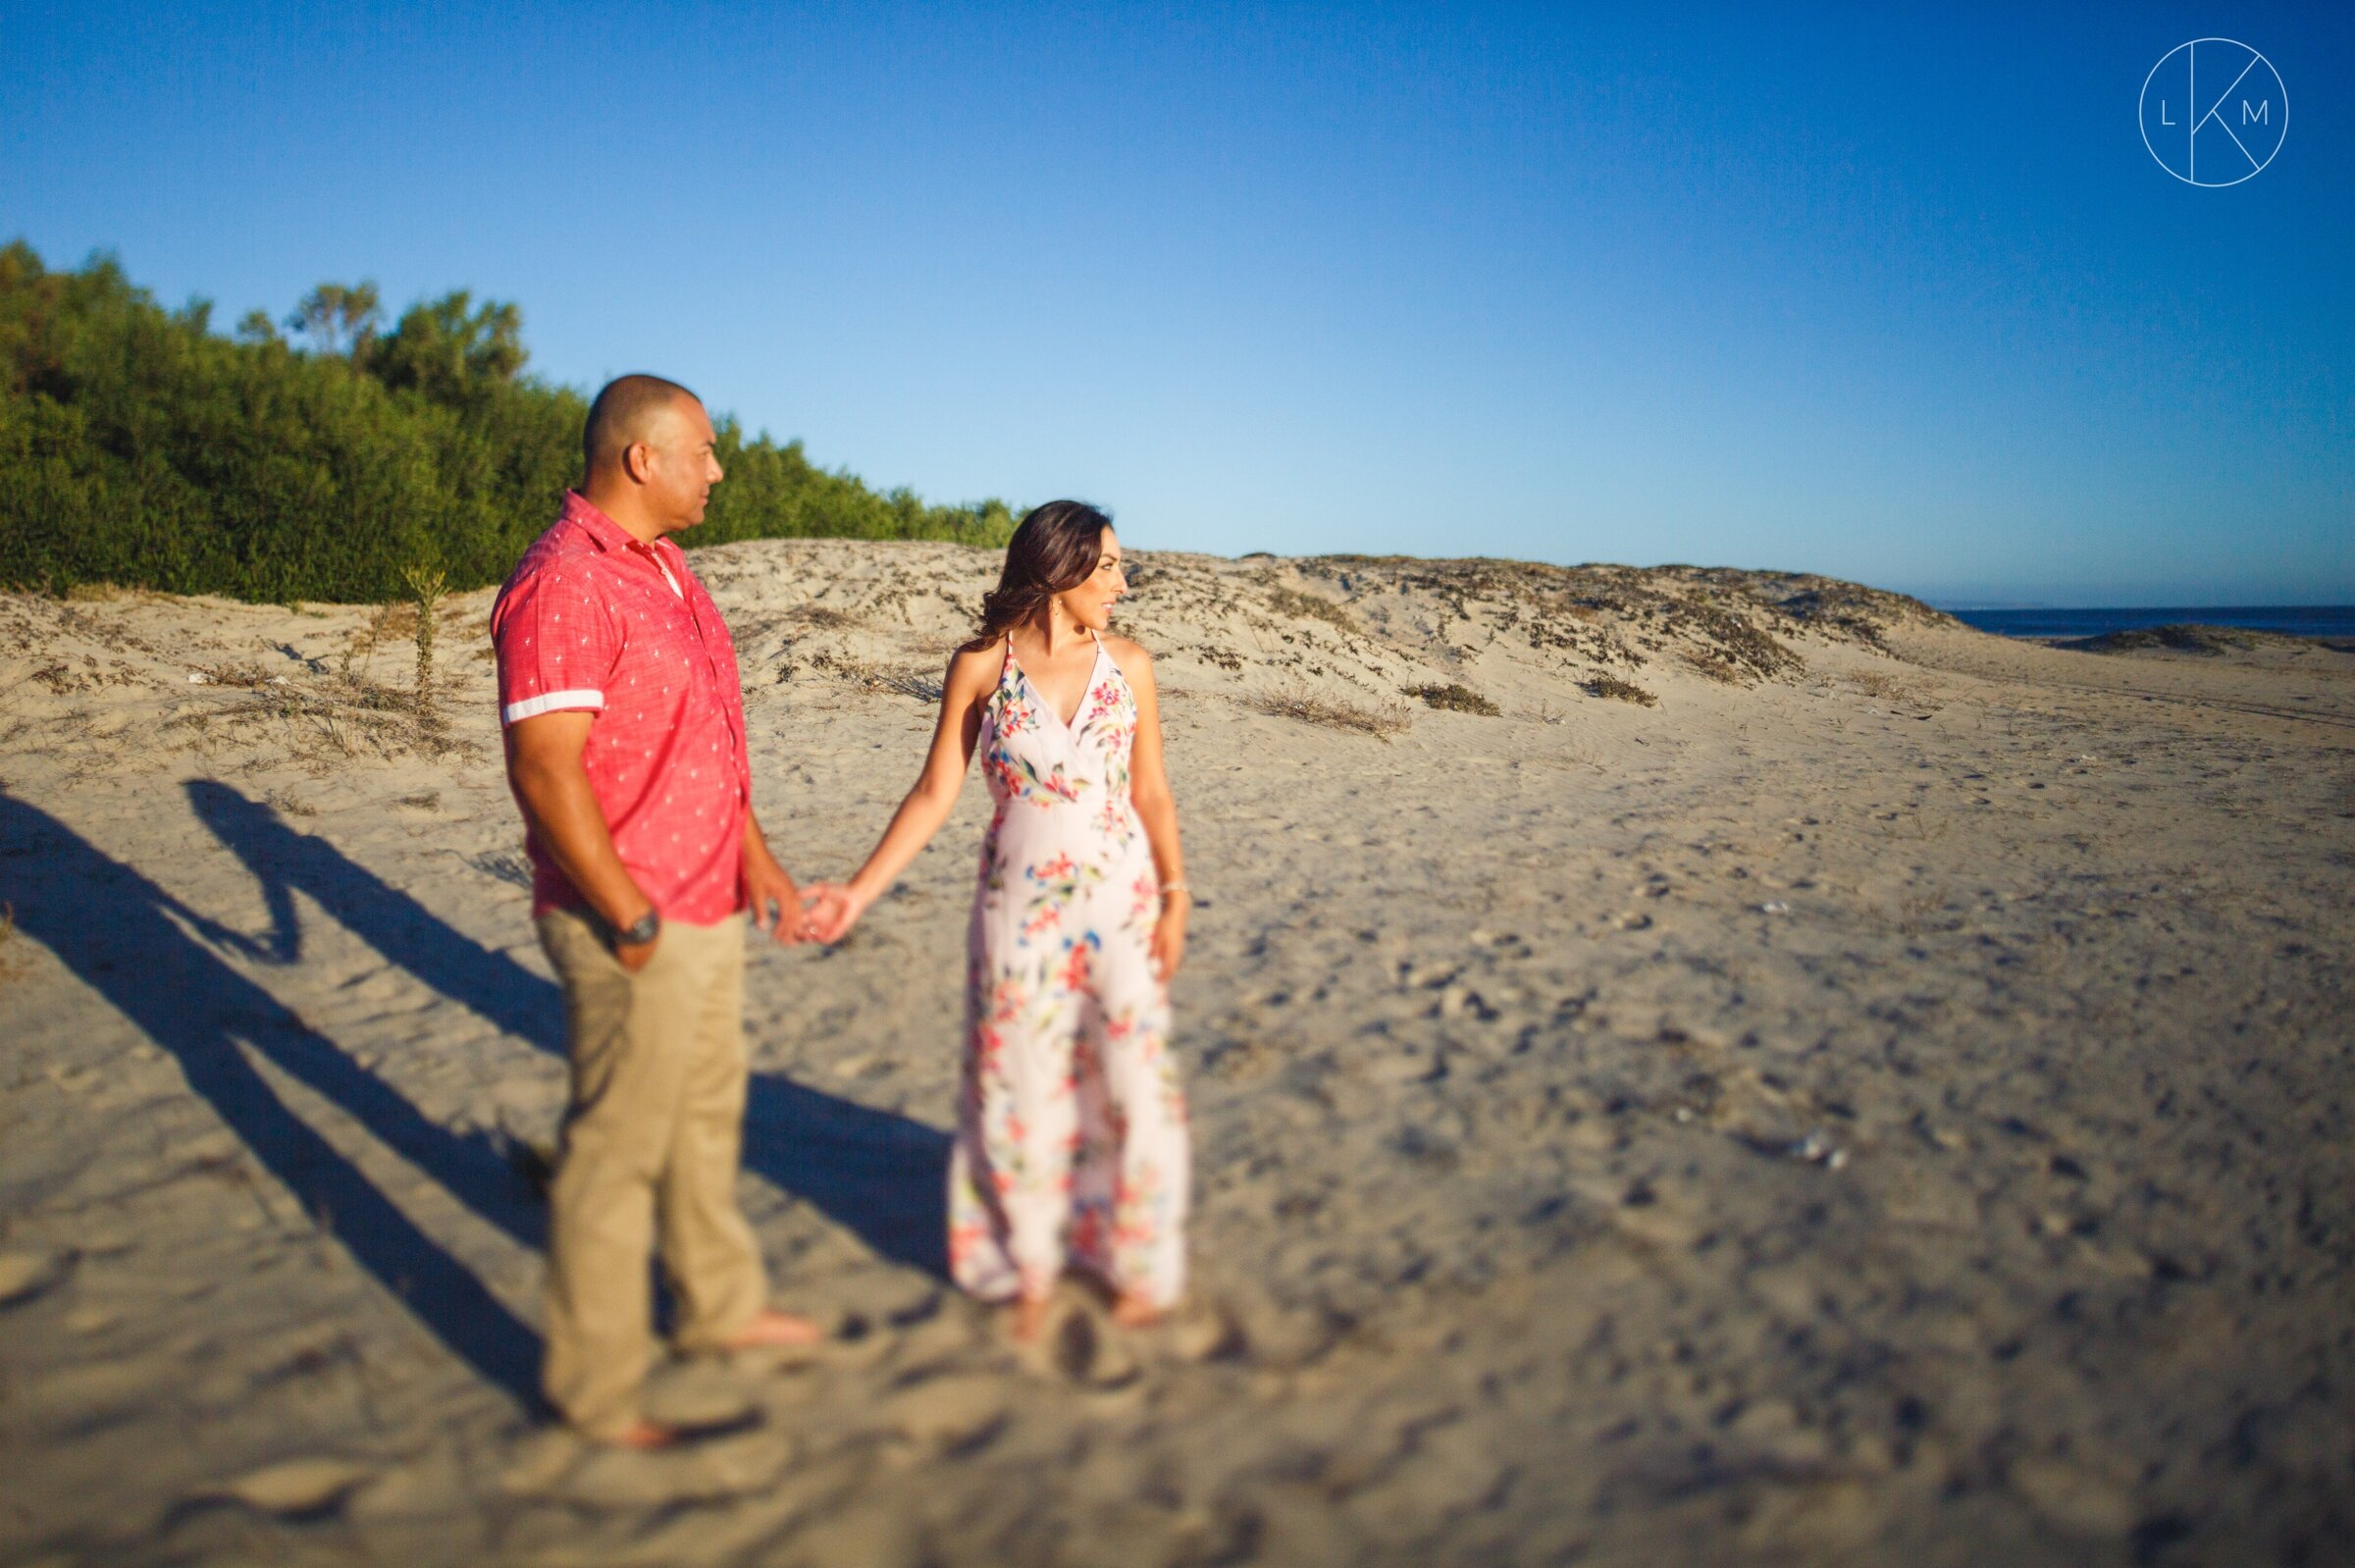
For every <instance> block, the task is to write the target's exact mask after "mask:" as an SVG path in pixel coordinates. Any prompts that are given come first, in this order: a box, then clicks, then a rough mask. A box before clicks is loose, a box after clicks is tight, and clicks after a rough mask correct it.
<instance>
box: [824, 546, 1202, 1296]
mask: <svg viewBox="0 0 2355 1568" xmlns="http://www.w3.org/2000/svg"><path fill="white" fill-rule="evenodd" d="M1127 591H1128V588H1127V583H1126V581H1125V578H1124V576H1123V574H1122V566H1121V544H1120V541H1119V540H1118V539H1117V538H1115V537H1114V535H1113V531H1112V522H1111V519H1110V518H1108V517H1106V516H1105V515H1104V513H1102V512H1100V511H1098V510H1096V509H1095V508H1094V507H1092V506H1086V505H1083V504H1081V503H1079V502H1077V501H1053V502H1050V503H1049V504H1047V505H1044V506H1041V507H1039V508H1037V509H1036V510H1035V511H1032V512H1031V513H1030V514H1029V515H1028V516H1026V517H1024V518H1023V519H1022V522H1021V527H1020V528H1018V529H1017V530H1016V531H1015V534H1014V538H1013V540H1012V541H1011V542H1010V543H1009V544H1008V546H1007V549H1006V566H1005V570H1004V573H1003V574H1002V575H1001V576H1000V578H999V580H998V588H997V592H996V593H994V594H991V595H989V596H988V597H987V598H986V599H985V600H984V601H983V607H982V630H981V634H980V636H978V637H977V638H975V639H974V640H973V641H972V642H971V643H970V644H968V645H967V646H966V647H965V648H964V649H962V650H961V651H959V653H957V655H956V657H955V658H953V659H952V660H951V661H950V663H949V672H948V679H947V682H946V691H945V692H944V694H943V696H942V698H941V705H940V721H939V724H938V727H937V728H936V729H935V730H934V732H933V737H932V750H931V754H930V756H929V757H928V758H926V759H925V762H924V770H923V773H922V775H921V776H920V777H919V778H918V779H917V780H916V788H914V789H913V790H911V791H909V792H908V798H907V799H906V800H905V801H903V802H902V803H901V804H900V809H899V811H898V812H897V814H895V815H894V816H893V817H892V820H891V826H890V828H889V829H888V830H886V831H885V833H884V835H883V839H882V842H881V843H879V844H878V845H876V847H875V850H874V853H873V854H872V855H870V856H868V857H867V861H866V863H865V865H864V866H863V867H861V868H860V871H859V873H858V875H856V876H855V877H853V878H852V879H851V880H850V882H849V883H848V884H847V885H844V886H828V887H823V888H820V889H818V890H817V893H816V898H815V902H814V904H813V906H812V908H811V927H812V929H813V930H814V932H815V934H816V935H817V936H818V937H819V938H821V939H822V940H824V941H828V942H832V941H837V940H839V939H840V938H841V936H842V935H843V933H844V932H846V931H848V930H849V929H850V928H851V926H852V924H853V923H855V922H856V921H857V920H858V918H859V916H860V915H862V914H864V912H865V911H866V909H867V907H868V906H869V905H871V904H873V903H874V901H875V900H876V899H877V898H879V897H881V896H882V894H883V892H884V890H885V889H887V888H889V887H890V886H891V883H892V881H893V879H894V878H896V877H897V876H898V875H899V874H900V872H901V871H902V870H904V869H905V868H906V867H907V865H908V862H910V861H912V860H914V859H915V858H916V853H917V852H918V851H919V850H921V849H922V848H923V847H924V845H925V844H926V843H928V842H929V841H930V840H931V838H932V835H933V834H934V833H936V832H938V831H939V830H940V825H941V823H943V822H944V821H946V820H947V819H948V816H949V812H950V811H951V810H953V809H954V808H955V806H956V804H957V797H958V795H959V793H960V792H961V790H962V789H963V787H964V784H965V775H966V771H967V768H968V765H969V764H970V762H971V759H972V755H973V752H974V750H975V749H976V748H978V749H979V750H980V751H981V753H982V771H983V773H984V774H985V775H986V776H987V778H988V780H989V792H990V795H991V798H992V799H993V800H994V801H995V802H996V804H997V810H996V812H995V814H994V815H993V816H992V817H991V819H990V824H989V833H988V835H987V837H985V838H984V839H983V840H982V844H981V868H980V885H979V887H978V888H977V890H976V891H975V893H974V898H973V917H972V924H971V926H970V930H969V936H968V958H967V975H966V1054H965V1071H964V1074H963V1092H962V1094H961V1095H960V1102H959V1111H958V1125H957V1141H956V1145H955V1149H954V1152H953V1154H952V1156H951V1161H950V1171H949V1265H950V1270H951V1272H952V1273H953V1274H954V1275H955V1277H956V1280H957V1282H958V1283H959V1284H960V1285H962V1286H964V1287H965V1288H966V1289H968V1290H969V1291H971V1292H973V1293H974V1294H975V1295H978V1296H981V1297H983V1298H985V1299H988V1300H993V1301H1012V1302H1015V1303H1016V1304H1017V1314H1016V1332H1017V1333H1019V1334H1021V1335H1023V1336H1025V1337H1026V1336H1028V1335H1029V1334H1031V1333H1035V1332H1036V1329H1037V1327H1038V1324H1039V1321H1040V1317H1041V1314H1042V1311H1043V1308H1044V1306H1045V1303H1046V1301H1047V1298H1048V1295H1049V1293H1050V1292H1051V1291H1052V1290H1053V1289H1054V1285H1055V1281H1056V1280H1057V1278H1058V1277H1059V1276H1060V1275H1061V1274H1062V1273H1063V1272H1064V1270H1065V1269H1066V1268H1067V1267H1070V1268H1075V1269H1079V1270H1081V1271H1084V1272H1086V1273H1088V1274H1092V1275H1094V1276H1096V1277H1097V1278H1099V1279H1100V1280H1102V1281H1104V1282H1105V1283H1106V1284H1108V1285H1109V1286H1110V1287H1111V1288H1112V1289H1113V1291H1114V1292H1115V1294H1116V1298H1117V1299H1116V1306H1115V1308H1114V1316H1115V1318H1116V1319H1117V1320H1118V1321H1120V1322H1122V1323H1125V1324H1129V1325H1138V1324H1144V1323H1149V1322H1151V1321H1153V1320H1154V1319H1155V1318H1156V1317H1158V1316H1159V1315H1160V1314H1161V1313H1162V1312H1164V1311H1166V1310H1167V1309H1168V1308H1169V1307H1170V1306H1171V1305H1173V1304H1174V1303H1175V1302H1176V1301H1177V1300H1178V1296H1179V1294H1180V1292H1181V1291H1182V1290H1183V1288H1184V1278H1185V1243H1184V1233H1183V1232H1184V1223H1185V1211H1186V1197H1187V1183H1188V1155H1187V1142H1186V1130H1185V1101H1184V1096H1183V1094H1182V1092H1181V1091H1180V1089H1179V1087H1178V1073H1177V1067H1176V1063H1175V1062H1174V1061H1173V1059H1172V1058H1171V1055H1170V1052H1169V1029H1170V1007H1169V992H1168V985H1169V980H1170V977H1171V976H1172V975H1173V974H1175V973H1176V972H1177V969H1178V962H1179V961H1180V959H1181V958H1182V957H1183V955H1184V952H1185V917H1186V910H1187V907H1188V904H1189V895H1188V894H1187V892H1186V888H1185V870H1184V862H1183V860H1182V858H1181V852H1180V851H1179V848H1178V809H1177V806H1176V804H1175V803H1174V802H1173V801H1172V800H1171V797H1170V786H1169V779H1168V776H1167V774H1166V773H1165V772H1164V771H1163V768H1162V750H1161V718H1160V706H1159V701H1158V698H1157V696H1156V694H1155V691H1154V687H1153V661H1152V660H1151V659H1150V658H1149V657H1147V656H1146V653H1145V651H1144V650H1143V649H1141V648H1139V647H1137V646H1136V645H1135V644H1134V643H1131V642H1129V641H1128V640H1127V639H1126V638H1123V637H1112V636H1107V635H1106V627H1107V625H1108V623H1109V622H1110V619H1111V613H1112V606H1113V604H1114V602H1115V601H1118V600H1119V599H1120V598H1121V596H1122V595H1124V594H1125V593H1126V592H1127Z"/></svg>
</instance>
